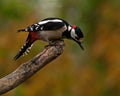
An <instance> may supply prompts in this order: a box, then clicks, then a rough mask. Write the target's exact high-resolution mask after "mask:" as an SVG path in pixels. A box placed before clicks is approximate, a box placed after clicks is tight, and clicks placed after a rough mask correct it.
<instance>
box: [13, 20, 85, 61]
mask: <svg viewBox="0 0 120 96" xmlns="http://www.w3.org/2000/svg"><path fill="white" fill-rule="evenodd" d="M21 31H25V32H29V35H28V37H27V40H26V43H25V44H24V45H23V47H22V48H21V49H20V51H19V52H18V54H17V55H16V56H15V57H14V60H17V59H18V58H19V57H20V56H22V55H24V54H27V53H28V52H29V50H30V48H31V45H32V44H33V43H34V41H36V40H43V41H46V42H49V43H50V42H51V41H54V40H58V39H63V38H67V39H71V40H74V41H75V42H77V43H78V44H79V45H80V47H81V48H82V49H83V47H82V45H81V42H82V39H83V33H82V32H81V30H80V28H79V27H77V26H75V25H74V26H72V25H70V24H68V23H67V22H66V21H65V20H63V19H60V18H46V19H44V20H41V21H40V22H38V23H35V24H33V25H31V26H28V27H27V28H26V29H20V30H18V32H21Z"/></svg>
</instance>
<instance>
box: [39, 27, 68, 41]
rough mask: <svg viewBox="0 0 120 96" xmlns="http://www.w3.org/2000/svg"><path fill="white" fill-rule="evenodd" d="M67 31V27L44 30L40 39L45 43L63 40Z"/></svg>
mask: <svg viewBox="0 0 120 96" xmlns="http://www.w3.org/2000/svg"><path fill="white" fill-rule="evenodd" d="M65 30H66V26H64V27H62V28H61V29H58V30H50V31H49V30H43V31H41V32H40V39H41V40H43V41H47V42H49V41H51V40H56V39H61V38H62V33H63V32H64V31H65Z"/></svg>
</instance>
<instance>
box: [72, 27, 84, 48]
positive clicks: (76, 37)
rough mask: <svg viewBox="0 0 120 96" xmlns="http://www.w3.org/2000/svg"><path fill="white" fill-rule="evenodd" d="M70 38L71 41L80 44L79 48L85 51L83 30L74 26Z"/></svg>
mask: <svg viewBox="0 0 120 96" xmlns="http://www.w3.org/2000/svg"><path fill="white" fill-rule="evenodd" d="M70 36H71V39H72V40H73V41H75V42H76V43H77V44H79V46H80V47H81V49H83V50H84V48H83V46H82V42H83V37H84V36H83V33H82V31H81V29H80V28H79V27H77V26H75V25H73V26H72V28H71V31H70Z"/></svg>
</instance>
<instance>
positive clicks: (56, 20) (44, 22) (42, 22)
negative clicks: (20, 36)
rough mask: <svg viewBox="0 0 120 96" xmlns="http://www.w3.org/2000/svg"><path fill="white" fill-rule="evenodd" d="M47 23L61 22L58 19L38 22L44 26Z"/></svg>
mask: <svg viewBox="0 0 120 96" xmlns="http://www.w3.org/2000/svg"><path fill="white" fill-rule="evenodd" d="M48 22H62V20H59V19H54V20H45V21H40V22H38V24H39V25H42V24H46V23H48Z"/></svg>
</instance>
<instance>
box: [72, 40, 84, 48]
mask: <svg viewBox="0 0 120 96" xmlns="http://www.w3.org/2000/svg"><path fill="white" fill-rule="evenodd" d="M73 40H74V41H75V42H76V43H78V44H79V46H80V47H81V49H82V50H84V47H83V45H82V43H81V42H79V41H77V40H75V39H73Z"/></svg>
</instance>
